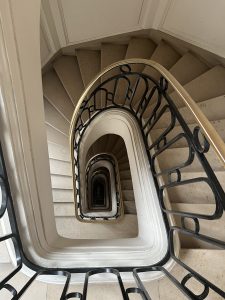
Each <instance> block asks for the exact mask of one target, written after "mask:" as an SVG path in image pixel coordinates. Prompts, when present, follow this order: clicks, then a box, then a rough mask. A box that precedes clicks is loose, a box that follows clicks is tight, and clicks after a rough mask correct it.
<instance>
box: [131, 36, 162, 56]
mask: <svg viewBox="0 0 225 300" xmlns="http://www.w3.org/2000/svg"><path fill="white" fill-rule="evenodd" d="M155 48H156V44H155V43H154V42H153V41H152V40H150V39H148V38H131V39H130V41H129V44H128V47H127V52H126V56H125V58H126V59H129V58H150V57H151V55H152V53H153V52H154V50H155Z"/></svg>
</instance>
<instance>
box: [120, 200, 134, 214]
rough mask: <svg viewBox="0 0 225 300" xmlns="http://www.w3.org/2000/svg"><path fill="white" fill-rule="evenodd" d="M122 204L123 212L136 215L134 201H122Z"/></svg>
mask: <svg viewBox="0 0 225 300" xmlns="http://www.w3.org/2000/svg"><path fill="white" fill-rule="evenodd" d="M123 205H124V213H125V214H130V215H136V214H137V211H136V206H135V202H134V201H126V200H125V201H123Z"/></svg>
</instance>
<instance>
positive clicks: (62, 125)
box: [44, 99, 70, 136]
mask: <svg viewBox="0 0 225 300" xmlns="http://www.w3.org/2000/svg"><path fill="white" fill-rule="evenodd" d="M44 110H45V122H46V123H47V124H49V125H51V126H52V127H54V128H55V129H57V130H58V131H60V132H62V133H63V134H65V135H67V136H68V135H69V127H70V125H69V122H68V121H67V120H66V119H65V118H64V117H63V116H62V115H61V114H60V113H59V112H58V111H57V110H56V109H55V108H54V106H52V105H51V103H50V102H49V101H48V100H46V99H44Z"/></svg>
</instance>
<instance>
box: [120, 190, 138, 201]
mask: <svg viewBox="0 0 225 300" xmlns="http://www.w3.org/2000/svg"><path fill="white" fill-rule="evenodd" d="M122 196H123V199H124V201H135V199H134V191H133V190H125V189H123V190H122Z"/></svg>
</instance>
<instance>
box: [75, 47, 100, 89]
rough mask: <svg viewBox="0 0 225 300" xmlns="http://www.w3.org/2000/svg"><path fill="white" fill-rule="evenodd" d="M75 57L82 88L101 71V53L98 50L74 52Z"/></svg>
mask: <svg viewBox="0 0 225 300" xmlns="http://www.w3.org/2000/svg"><path fill="white" fill-rule="evenodd" d="M76 56H77V59H78V64H79V67H80V72H81V76H82V80H83V83H84V86H85V87H87V85H88V84H89V83H90V82H91V81H92V80H93V79H94V77H95V76H96V75H97V74H98V73H99V72H100V71H101V52H100V51H99V50H84V49H78V50H76Z"/></svg>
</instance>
